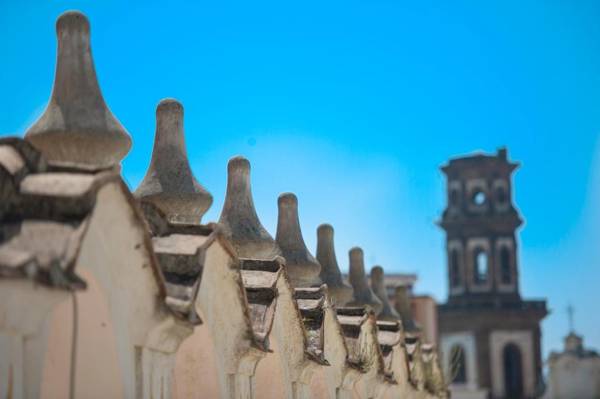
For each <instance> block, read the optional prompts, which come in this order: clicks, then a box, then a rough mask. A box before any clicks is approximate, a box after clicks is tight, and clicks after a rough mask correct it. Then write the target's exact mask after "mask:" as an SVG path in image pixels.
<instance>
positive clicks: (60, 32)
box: [25, 11, 131, 167]
mask: <svg viewBox="0 0 600 399" xmlns="http://www.w3.org/2000/svg"><path fill="white" fill-rule="evenodd" d="M56 34H57V37H58V54H57V60H56V74H55V77H54V87H53V89H52V94H51V96H50V101H49V103H48V106H47V108H46V110H45V111H44V113H43V114H42V116H41V117H40V118H39V119H38V120H37V121H36V122H35V123H34V124H33V126H31V127H30V128H29V130H28V131H27V133H26V134H25V137H26V139H27V140H28V141H29V142H30V143H31V144H33V145H34V146H35V147H36V148H38V149H39V150H40V151H41V152H42V154H43V155H44V156H45V157H46V159H48V160H50V161H53V162H60V163H71V164H73V163H74V164H83V165H91V166H94V167H112V166H115V165H117V164H118V163H119V162H120V161H121V159H123V157H125V155H126V154H127V153H128V152H129V148H130V147H131V138H130V137H129V135H128V134H127V131H126V130H125V129H124V128H123V126H122V125H121V124H120V123H119V121H118V120H117V119H116V118H115V117H114V115H113V114H112V112H110V110H109V109H108V107H107V106H106V103H105V102H104V98H103V97H102V93H101V92H100V87H99V86H98V80H97V79H96V71H95V69H94V61H93V60H92V52H91V49H90V24H89V22H88V20H87V18H86V17H85V15H83V14H81V13H80V12H78V11H68V12H65V13H64V14H62V15H61V16H60V17H59V18H58V20H57V21H56Z"/></svg>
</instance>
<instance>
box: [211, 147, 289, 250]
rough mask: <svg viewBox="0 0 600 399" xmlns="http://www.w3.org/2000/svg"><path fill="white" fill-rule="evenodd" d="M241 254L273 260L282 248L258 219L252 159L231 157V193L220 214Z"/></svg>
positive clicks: (228, 179)
mask: <svg viewBox="0 0 600 399" xmlns="http://www.w3.org/2000/svg"><path fill="white" fill-rule="evenodd" d="M219 223H221V224H222V225H223V227H224V229H225V232H226V234H227V235H228V236H229V239H230V240H231V243H232V244H233V246H234V248H235V250H236V252H237V255H238V257H240V258H246V259H266V260H272V259H275V258H276V257H278V256H281V249H279V247H278V246H277V243H276V242H275V240H273V237H271V235H270V234H269V233H268V232H267V230H266V229H265V228H264V227H263V225H262V224H261V223H260V220H259V219H258V215H257V214H256V210H255V209H254V201H253V200H252V190H251V188H250V162H248V160H247V159H246V158H244V157H241V156H237V157H234V158H231V159H230V160H229V163H228V165H227V194H226V195H225V203H224V204H223V210H222V211H221V217H220V218H219Z"/></svg>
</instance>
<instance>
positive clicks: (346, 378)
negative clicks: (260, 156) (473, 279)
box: [0, 11, 506, 399]
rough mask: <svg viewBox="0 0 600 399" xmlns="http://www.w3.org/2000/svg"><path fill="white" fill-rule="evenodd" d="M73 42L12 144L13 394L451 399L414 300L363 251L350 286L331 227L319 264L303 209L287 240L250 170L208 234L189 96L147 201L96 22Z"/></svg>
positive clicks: (9, 282) (2, 202)
mask: <svg viewBox="0 0 600 399" xmlns="http://www.w3.org/2000/svg"><path fill="white" fill-rule="evenodd" d="M57 36H58V51H57V67H56V74H55V81H54V87H53V91H52V95H51V97H50V101H49V104H48V107H47V109H46V110H45V111H44V114H43V115H42V116H41V117H40V119H39V120H38V121H37V122H36V123H35V124H34V125H33V126H32V127H31V128H30V129H29V130H28V131H27V133H26V138H25V139H20V138H13V137H9V138H2V139H0V183H1V185H0V299H1V300H0V350H1V353H2V355H3V356H0V396H2V397H12V398H27V399H30V398H31V399H33V398H38V397H49V396H54V397H93V396H98V395H103V394H105V393H106V395H107V396H110V397H123V398H156V397H161V398H168V397H172V398H187V397H192V396H194V397H207V396H205V395H208V397H221V398H226V399H253V398H257V397H261V398H262V397H267V398H269V397H272V398H278V399H279V398H280V397H282V396H285V397H287V398H289V399H301V398H307V399H308V398H330V399H342V398H353V397H360V398H384V397H407V398H408V397H426V396H423V395H426V394H429V395H431V396H430V397H436V398H444V397H446V396H445V391H444V387H445V386H442V385H440V382H439V381H440V378H442V377H443V376H442V375H441V369H440V368H439V367H437V355H436V349H435V347H433V346H427V347H424V349H423V355H421V343H420V337H419V336H418V335H417V334H416V332H417V331H418V330H417V329H416V327H415V326H416V324H415V323H414V321H413V315H412V310H411V309H410V305H409V301H410V298H409V294H408V292H407V291H404V294H403V296H401V297H398V298H397V299H396V300H395V307H396V309H394V305H392V304H391V302H390V298H389V295H388V290H389V287H387V285H386V281H387V280H386V277H385V276H384V274H383V269H382V268H381V267H379V266H376V267H374V268H373V269H372V271H371V275H370V281H371V285H370V286H369V284H368V280H367V276H366V275H365V269H364V254H363V251H362V249H360V248H357V247H356V248H353V249H351V250H350V252H349V256H350V282H351V284H352V287H350V286H348V285H347V284H346V283H345V282H344V280H343V278H342V274H341V272H340V269H339V266H338V263H337V259H336V256H335V249H334V244H333V227H332V226H331V225H328V224H323V225H320V226H319V227H318V229H317V238H318V245H317V251H316V257H315V256H313V255H312V254H311V252H310V251H309V250H308V248H307V247H306V244H305V242H304V238H303V236H302V231H301V229H300V219H299V214H298V199H297V197H296V196H295V195H294V194H291V193H285V194H282V195H281V196H280V197H279V199H278V210H279V215H278V216H279V217H278V224H277V232H276V238H275V239H273V237H272V236H271V234H270V233H269V232H268V231H267V229H266V228H265V227H264V226H263V225H262V223H261V221H260V219H259V217H258V215H257V212H256V209H255V208H254V200H253V197H252V190H251V179H250V162H249V161H248V160H247V159H246V158H244V157H242V156H237V157H234V158H232V159H231V160H230V161H229V163H228V166H227V190H226V195H225V200H224V203H223V207H222V210H221V215H220V218H219V221H218V222H212V223H207V224H202V223H201V218H202V216H203V215H204V214H205V213H206V212H207V210H208V209H209V208H210V206H211V205H212V201H213V199H212V195H211V194H210V193H208V191H207V190H206V189H205V188H204V187H203V186H202V185H201V184H200V182H199V181H198V180H197V179H196V177H195V176H194V174H193V172H192V169H191V166H190V164H189V160H188V156H187V150H186V146H185V134H184V128H183V117H184V109H183V105H182V104H181V103H180V102H178V101H177V100H175V99H171V98H168V99H164V100H161V101H160V102H159V104H158V106H157V108H156V132H155V136H154V147H153V150H152V157H151V160H150V164H149V166H148V169H147V172H146V175H145V177H144V179H143V180H142V182H141V183H140V185H139V187H138V188H137V189H136V190H135V192H134V193H132V192H131V190H130V189H129V188H128V187H127V185H126V184H125V182H124V180H123V178H122V176H121V173H120V166H119V162H120V161H121V160H122V159H123V157H124V156H125V155H126V154H127V152H128V151H129V148H130V146H131V139H130V137H129V135H128V133H127V132H126V130H125V129H124V128H123V127H122V126H121V124H120V123H119V122H118V120H117V119H116V118H115V117H114V115H113V114H112V113H111V112H110V110H109V108H108V107H107V105H106V103H105V102H104V99H103V97H102V93H101V90H100V86H99V84H98V80H97V77H96V72H95V69H94V63H93V60H92V56H91V44H90V24H89V22H88V20H87V18H86V17H85V16H84V15H83V14H81V13H79V12H77V11H69V12H67V13H64V14H63V15H61V16H60V17H59V19H58V21H57ZM502 245H506V244H505V243H504V244H502ZM410 279H411V280H410V281H412V282H413V283H414V281H415V280H416V277H414V276H413V277H411V278H410ZM411 284H412V283H411ZM405 288H406V287H405ZM396 310H398V312H397V311H396ZM67 337H68V338H67ZM49 359H50V360H49ZM54 365H58V366H54ZM427 392H428V393H427Z"/></svg>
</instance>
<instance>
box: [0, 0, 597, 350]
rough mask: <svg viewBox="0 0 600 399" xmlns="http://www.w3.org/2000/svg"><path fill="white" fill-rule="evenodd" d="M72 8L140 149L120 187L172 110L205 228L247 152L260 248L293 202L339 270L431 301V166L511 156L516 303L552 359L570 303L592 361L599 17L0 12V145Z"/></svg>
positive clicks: (547, 6) (90, 5)
mask: <svg viewBox="0 0 600 399" xmlns="http://www.w3.org/2000/svg"><path fill="white" fill-rule="evenodd" d="M190 3H191V2H190ZM217 3H218V5H217ZM283 3H288V4H283ZM450 3H452V4H451V5H450ZM484 3H485V4H484ZM25 4H26V5H25ZM67 9H80V10H82V11H83V12H85V13H86V14H87V15H88V17H89V18H90V20H91V24H92V46H93V54H94V58H95V62H96V69H97V72H98V77H99V80H100V85H101V87H102V90H103V93H104V96H105V98H106V100H107V102H108V104H109V105H110V107H111V109H112V110H113V112H114V114H115V115H116V116H117V117H118V118H119V119H120V120H121V122H122V123H123V125H124V126H125V127H126V128H127V129H128V131H129V132H130V134H131V135H132V136H133V139H134V146H133V149H132V151H131V152H130V154H129V155H128V157H127V158H126V159H125V161H124V163H123V172H124V175H125V177H126V179H127V181H128V182H129V183H130V185H131V186H132V188H135V187H136V186H137V184H138V183H139V181H140V180H141V178H142V177H143V175H144V173H145V169H146V167H147V164H148V161H149V156H150V153H151V147H152V140H153V134H154V109H155V106H156V104H157V103H158V101H159V100H160V99H161V98H164V97H175V98H178V99H179V100H181V101H182V102H183V104H184V107H185V112H186V120H185V127H186V133H187V146H188V150H189V153H190V160H191V163H192V165H193V169H194V172H195V174H196V176H197V178H198V180H200V181H201V182H202V183H203V184H204V185H205V186H206V187H207V188H208V189H209V190H210V191H211V192H212V194H213V195H214V197H215V202H214V206H213V208H212V209H211V210H210V211H209V213H208V215H207V218H206V219H205V220H215V219H217V218H218V215H219V213H220V209H221V204H222V201H223V195H224V190H225V184H226V176H225V172H226V163H227V160H228V159H229V158H230V157H231V156H234V155H237V154H243V155H245V156H246V157H248V158H249V159H250V160H251V162H252V168H253V176H252V177H253V184H254V194H255V201H256V206H257V209H258V212H259V215H260V217H261V218H262V220H263V222H264V224H265V226H266V227H267V228H268V229H269V230H270V231H271V233H274V231H275V226H276V218H277V207H276V204H277V202H276V199H277V195H278V194H279V193H281V192H284V191H293V192H295V193H296V194H297V195H298V197H299V201H300V213H301V222H302V228H303V231H304V235H305V238H306V241H307V243H308V244H309V246H310V248H313V249H314V247H315V241H316V240H315V235H316V233H315V229H316V227H317V225H318V224H320V223H322V222H330V223H332V224H333V225H334V226H335V228H336V238H337V251H338V257H339V260H340V261H341V264H342V267H343V268H344V269H346V268H347V250H348V249H349V248H350V247H351V246H353V245H360V246H362V247H363V248H364V250H365V254H366V260H367V263H368V264H369V265H372V264H374V263H379V264H381V265H383V266H384V267H385V269H386V270H387V271H389V272H416V273H418V274H419V277H420V280H419V284H418V288H417V290H418V291H419V292H421V293H430V294H432V295H433V296H435V297H436V298H437V299H438V300H445V298H446V286H447V281H446V274H445V273H446V272H445V258H444V235H443V233H442V231H441V230H439V229H438V228H437V227H436V226H435V225H434V221H435V220H436V219H438V217H439V216H440V213H441V211H442V209H443V208H444V205H445V204H444V189H445V187H444V180H443V177H442V175H441V173H440V171H439V169H438V167H439V166H440V165H441V164H443V163H444V162H445V161H446V160H447V159H448V158H449V157H452V156H456V155H461V154H466V153H470V152H472V151H475V150H484V151H490V152H491V151H495V149H496V148H497V147H499V146H502V145H506V146H508V147H509V155H510V157H511V158H513V159H515V160H518V161H520V162H522V168H521V169H520V170H519V171H518V172H517V174H516V176H515V185H516V203H517V205H518V207H519V209H520V210H521V211H522V213H523V215H524V217H525V219H526V224H525V226H524V227H523V228H522V229H521V233H520V240H521V256H520V265H521V292H522V294H523V295H524V296H525V297H530V298H537V297H546V298H547V299H548V304H549V307H550V308H551V309H552V311H553V313H552V314H551V315H550V316H549V317H548V318H547V320H546V321H545V322H544V325H543V334H544V351H545V352H546V353H547V352H548V351H549V350H550V349H558V348H560V347H562V342H561V339H562V336H563V335H565V333H566V332H567V331H566V330H567V317H566V312H565V308H566V306H567V304H568V303H572V304H573V305H574V306H575V308H576V315H575V320H576V329H577V330H578V331H579V332H581V333H583V334H585V336H586V341H587V343H588V344H589V345H590V346H595V347H596V348H600V312H598V309H597V307H598V306H597V302H598V301H599V300H600V294H599V289H598V287H597V285H598V283H599V282H600V265H599V263H600V223H599V222H600V211H599V208H600V143H599V141H598V137H599V136H598V132H599V131H600V24H599V23H598V21H600V3H599V2H597V1H589V2H585V1H576V2H571V1H539V2H528V1H504V0H503V1H496V2H481V1H473V2H461V1H455V2H447V1H441V0H440V1H437V2H429V1H420V2H401V1H387V2H384V1H375V0H371V1H352V0H345V1H339V2H336V1H329V2H324V1H318V2H312V1H303V2H296V3H295V4H294V5H292V4H291V3H289V2H281V1H273V2H270V3H267V2H259V1H252V2H240V3H232V2H194V5H193V6H192V5H190V4H187V3H180V2H178V1H168V2H166V1H161V2H151V1H143V2H135V1H127V2H113V1H102V2H99V1H94V2H93V1H51V2H48V1H37V2H36V1H27V2H25V1H22V2H17V1H13V2H11V3H8V2H7V1H6V0H1V6H0V54H2V64H1V66H0V87H1V88H2V95H1V96H0V109H2V112H0V134H2V135H5V134H18V135H21V134H23V132H24V131H25V129H26V128H27V126H29V125H30V124H31V122H33V121H34V120H35V119H36V117H37V116H38V115H39V114H40V112H41V111H42V110H43V108H44V106H45V103H46V101H47V99H48V96H49V94H50V90H51V86H52V79H53V73H54V64H55V48H56V43H55V33H54V32H55V31H54V22H55V19H56V17H57V16H58V15H59V14H60V13H61V12H62V11H64V10H67Z"/></svg>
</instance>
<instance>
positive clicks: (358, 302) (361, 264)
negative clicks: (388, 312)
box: [348, 247, 383, 315]
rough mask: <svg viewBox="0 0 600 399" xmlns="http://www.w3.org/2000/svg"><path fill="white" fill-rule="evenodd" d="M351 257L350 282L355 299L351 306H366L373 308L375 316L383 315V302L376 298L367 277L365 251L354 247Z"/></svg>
mask: <svg viewBox="0 0 600 399" xmlns="http://www.w3.org/2000/svg"><path fill="white" fill-rule="evenodd" d="M349 255H350V273H349V280H350V284H352V288H354V299H353V300H352V302H350V303H349V304H348V305H349V306H365V305H368V306H370V307H371V308H373V311H374V312H375V314H377V315H378V314H379V313H381V310H382V307H383V306H382V304H381V301H380V300H379V299H378V298H377V297H376V296H375V294H374V293H373V291H372V290H371V288H370V287H369V285H368V284H367V277H366V276H365V260H364V254H363V250H362V249H361V248H359V247H354V248H352V249H351V250H350V252H349Z"/></svg>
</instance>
